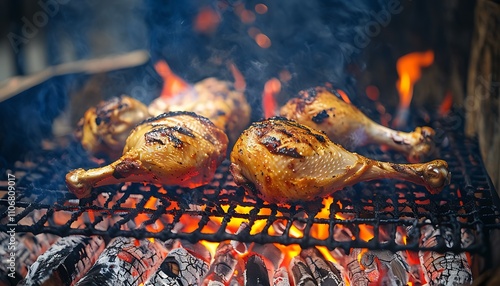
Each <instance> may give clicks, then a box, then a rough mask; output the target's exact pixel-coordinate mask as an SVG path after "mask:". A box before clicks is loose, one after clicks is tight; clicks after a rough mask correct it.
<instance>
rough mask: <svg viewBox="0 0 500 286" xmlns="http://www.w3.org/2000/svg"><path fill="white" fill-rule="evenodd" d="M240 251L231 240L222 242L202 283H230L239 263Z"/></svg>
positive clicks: (206, 285) (205, 284)
mask: <svg viewBox="0 0 500 286" xmlns="http://www.w3.org/2000/svg"><path fill="white" fill-rule="evenodd" d="M239 260H240V259H239V258H238V253H237V252H236V251H235V250H234V248H233V246H232V245H231V243H230V242H221V243H220V244H219V246H218V247H217V250H216V251H215V255H214V260H213V262H212V264H211V265H210V268H209V270H208V273H207V275H206V276H205V278H204V279H203V283H202V284H201V285H204V286H208V285H229V283H230V281H231V279H232V278H233V274H234V272H235V269H236V268H237V265H238V264H239V263H240V261H239Z"/></svg>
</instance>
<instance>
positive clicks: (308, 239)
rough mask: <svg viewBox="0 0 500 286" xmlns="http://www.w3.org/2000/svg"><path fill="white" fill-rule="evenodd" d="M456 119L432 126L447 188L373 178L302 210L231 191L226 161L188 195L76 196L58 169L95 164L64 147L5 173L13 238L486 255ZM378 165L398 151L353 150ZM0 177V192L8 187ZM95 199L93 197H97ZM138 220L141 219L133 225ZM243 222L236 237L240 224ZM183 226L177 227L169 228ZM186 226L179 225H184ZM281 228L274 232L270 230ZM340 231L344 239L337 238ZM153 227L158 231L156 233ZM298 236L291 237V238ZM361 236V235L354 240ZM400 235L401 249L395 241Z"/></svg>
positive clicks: (474, 166) (149, 189)
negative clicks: (432, 233)
mask: <svg viewBox="0 0 500 286" xmlns="http://www.w3.org/2000/svg"><path fill="white" fill-rule="evenodd" d="M460 122H463V121H462V117H461V114H459V113H453V114H452V116H449V117H447V118H441V119H439V120H436V121H433V122H432V124H431V125H433V127H434V128H435V129H436V130H437V134H438V136H437V140H438V141H439V143H440V144H441V145H442V146H443V147H442V148H440V150H439V152H440V157H441V158H443V159H445V160H446V161H447V162H448V164H449V167H450V170H451V172H452V182H451V184H450V186H448V187H447V188H445V190H444V191H443V192H442V193H441V194H439V195H431V194H429V193H428V192H427V191H426V190H425V189H424V188H422V187H420V186H417V185H414V184H411V183H406V182H400V181H391V180H377V181H372V182H367V183H360V184H357V185H355V186H353V187H349V188H346V189H344V190H342V191H339V192H337V193H335V194H333V195H332V196H331V197H330V198H328V199H326V200H323V201H318V202H312V203H309V204H307V205H291V206H277V205H272V204H268V203H265V202H263V201H260V200H258V199H255V198H253V197H249V196H248V195H246V194H245V192H244V190H243V189H242V188H239V187H237V186H235V185H234V183H233V182H232V177H231V175H230V173H229V172H228V165H229V163H228V162H225V163H224V164H223V165H222V166H221V167H220V168H219V170H218V172H217V175H216V177H215V179H214V181H213V182H212V184H210V185H209V186H205V187H200V188H196V189H190V190H189V189H178V188H159V187H156V186H144V185H141V184H131V185H120V186H107V187H101V188H99V189H98V191H99V192H96V194H95V195H94V196H93V197H92V198H89V199H84V200H77V199H75V197H73V196H72V195H71V194H69V193H68V192H67V190H66V187H65V185H64V176H65V174H66V172H67V171H68V170H70V169H72V168H77V167H86V168H87V167H95V166H97V164H96V163H95V162H92V161H90V160H89V159H88V156H87V155H86V154H85V152H84V151H83V150H82V149H81V147H79V144H76V143H75V142H69V144H67V147H65V148H60V147H58V148H55V149H52V150H44V151H38V152H36V153H33V154H32V155H31V156H29V158H27V159H26V160H25V161H24V162H23V163H20V162H18V163H16V165H15V166H12V167H11V168H10V169H9V170H6V172H3V173H4V174H7V173H11V174H14V175H15V176H16V200H15V202H16V204H15V206H16V215H15V217H14V221H13V222H12V221H11V222H10V223H14V224H15V225H16V231H17V232H31V233H33V234H38V233H53V234H57V235H60V236H67V235H71V234H83V235H91V234H99V235H103V236H105V237H117V236H126V237H136V238H144V237H153V238H158V239H161V240H168V239H173V238H178V239H185V240H188V241H191V242H196V241H199V240H207V241H214V242H220V241H225V240H238V241H242V242H256V243H261V244H264V243H280V244H284V245H289V244H298V245H300V246H301V247H303V248H307V247H311V246H326V247H328V248H329V249H333V248H336V247H341V248H344V249H346V250H347V249H350V248H368V249H388V250H391V251H398V250H402V249H411V250H435V251H440V252H442V251H453V252H462V251H467V252H471V253H481V254H484V255H485V254H487V252H488V249H489V246H488V245H489V233H490V231H491V230H493V229H499V228H500V214H499V211H498V207H499V206H500V203H499V199H498V196H497V193H496V191H495V189H494V187H493V185H492V184H491V181H490V179H489V177H488V175H487V173H486V171H485V169H484V166H483V163H482V161H481V158H480V153H479V147H478V143H477V141H476V140H475V139H469V138H466V137H465V136H464V135H463V133H462V131H461V130H462V125H461V124H460ZM360 152H361V153H363V154H364V155H366V156H369V157H372V158H375V159H378V160H392V161H396V162H402V161H403V158H402V157H400V156H399V155H398V154H394V153H388V152H382V151H381V150H380V149H378V148H376V147H369V148H366V149H364V150H360ZM6 183H7V178H6V176H5V177H3V178H2V185H1V187H0V192H6V191H7V184H6ZM98 193H99V194H98ZM8 206H9V201H8V196H7V194H5V195H4V196H3V197H2V199H0V222H1V223H2V224H1V225H0V231H4V232H5V231H7V230H9V225H8V221H7V220H8ZM138 218H141V220H142V221H141V223H140V224H138V223H139V222H138ZM242 223H246V224H248V227H247V228H244V229H243V231H241V232H237V231H236V230H237V228H238V227H239V226H240V225H241V224H242ZM180 224H183V225H184V226H185V228H184V229H182V230H181V231H179V228H178V226H179V225H180ZM187 224H188V225H187ZM426 225H433V226H434V227H436V228H439V229H440V230H441V233H450V234H451V235H449V238H450V239H440V240H438V242H437V244H436V245H433V246H432V247H428V246H426V247H424V246H423V245H422V244H421V243H420V241H419V238H420V237H421V233H420V231H421V230H422V228H424V227H425V226H426ZM277 226H281V230H280V231H276V229H279V227H277ZM342 228H348V229H349V230H350V231H351V232H352V234H353V236H352V239H348V240H347V241H346V240H342V239H336V237H335V235H334V234H335V231H336V230H338V229H342ZM160 229H162V230H161V231H160ZM297 230H299V232H298V233H299V234H297ZM364 233H365V234H366V233H369V236H370V237H369V238H362V237H363V234H364ZM402 234H403V236H406V238H405V243H401V242H400V240H401V235H402Z"/></svg>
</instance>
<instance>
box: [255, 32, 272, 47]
mask: <svg viewBox="0 0 500 286" xmlns="http://www.w3.org/2000/svg"><path fill="white" fill-rule="evenodd" d="M255 42H256V43H257V45H259V47H261V48H263V49H267V48H269V47H270V46H271V39H269V37H268V36H266V35H264V34H262V33H260V34H257V35H256V36H255Z"/></svg>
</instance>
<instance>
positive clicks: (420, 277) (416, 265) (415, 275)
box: [395, 227, 425, 285]
mask: <svg viewBox="0 0 500 286" xmlns="http://www.w3.org/2000/svg"><path fill="white" fill-rule="evenodd" d="M410 229H411V227H410ZM404 238H408V232H407V230H406V229H405V228H403V227H398V228H397V231H396V239H395V241H396V243H397V244H399V245H405V244H406V242H405V239H404ZM398 254H399V255H400V256H401V257H402V258H403V260H404V261H406V264H407V265H408V274H409V277H408V279H409V282H411V283H412V284H413V285H422V284H425V275H424V271H423V269H422V267H421V266H420V258H419V257H418V252H416V251H409V250H403V251H399V252H398Z"/></svg>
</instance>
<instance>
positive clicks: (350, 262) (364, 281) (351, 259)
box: [342, 248, 370, 286]
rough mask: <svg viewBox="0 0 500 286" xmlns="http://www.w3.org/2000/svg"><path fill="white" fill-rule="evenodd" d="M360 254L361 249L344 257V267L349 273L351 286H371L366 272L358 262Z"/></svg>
mask: <svg viewBox="0 0 500 286" xmlns="http://www.w3.org/2000/svg"><path fill="white" fill-rule="evenodd" d="M360 253H361V249H358V248H356V249H353V250H352V251H351V253H350V254H349V255H347V256H345V257H344V260H343V262H342V265H343V266H344V269H345V271H346V272H347V276H348V277H349V281H350V282H351V285H356V286H365V285H366V286H368V285H370V280H369V279H368V277H367V276H366V273H365V271H364V270H363V269H361V265H360V264H359V261H358V255H359V254H360Z"/></svg>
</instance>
